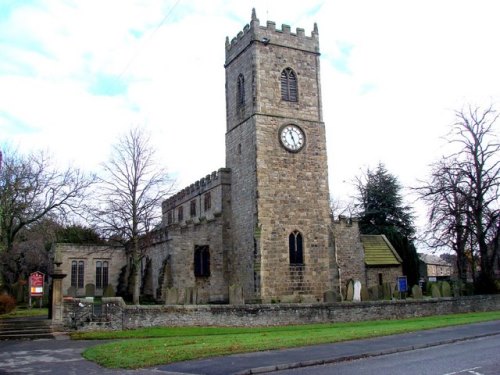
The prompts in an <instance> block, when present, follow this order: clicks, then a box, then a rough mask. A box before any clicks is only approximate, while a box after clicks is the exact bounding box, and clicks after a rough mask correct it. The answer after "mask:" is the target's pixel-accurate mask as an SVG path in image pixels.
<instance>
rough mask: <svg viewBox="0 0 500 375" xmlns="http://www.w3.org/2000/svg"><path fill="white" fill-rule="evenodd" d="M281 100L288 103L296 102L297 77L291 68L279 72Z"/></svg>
mask: <svg viewBox="0 0 500 375" xmlns="http://www.w3.org/2000/svg"><path fill="white" fill-rule="evenodd" d="M281 99H282V100H286V101H288V102H296V101H297V75H296V74H295V72H294V71H293V69H292V68H286V69H284V70H283V71H282V72H281Z"/></svg>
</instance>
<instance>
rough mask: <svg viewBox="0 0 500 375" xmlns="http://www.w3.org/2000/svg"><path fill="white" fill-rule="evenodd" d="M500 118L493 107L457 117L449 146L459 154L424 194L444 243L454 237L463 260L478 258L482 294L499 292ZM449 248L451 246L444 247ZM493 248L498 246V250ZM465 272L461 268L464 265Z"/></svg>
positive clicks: (439, 167) (437, 170) (441, 167)
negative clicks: (496, 274)
mask: <svg viewBox="0 0 500 375" xmlns="http://www.w3.org/2000/svg"><path fill="white" fill-rule="evenodd" d="M498 117H499V115H498V114H497V112H496V110H495V109H494V108H493V106H490V107H488V108H486V109H481V108H479V107H472V106H468V107H467V108H466V109H462V110H461V111H457V112H456V113H455V118H456V121H455V123H454V124H453V125H452V130H451V133H450V136H449V142H451V143H452V144H456V145H458V151H457V152H455V153H453V154H451V155H448V156H446V157H445V158H444V159H443V160H442V161H441V162H439V163H437V164H436V165H434V170H433V172H432V173H431V179H430V181H429V182H428V183H427V184H425V185H424V186H422V187H420V188H419V191H420V193H421V196H422V197H423V198H424V199H425V200H426V201H427V202H428V203H429V204H430V207H431V210H430V219H431V220H430V221H431V223H434V226H431V229H433V230H435V231H436V233H437V237H438V238H442V239H445V238H446V236H451V237H452V238H453V240H449V241H451V244H452V248H453V246H455V248H454V250H455V251H458V252H457V257H460V256H462V255H463V254H462V252H463V251H465V246H466V243H467V239H468V238H469V250H470V251H471V252H472V253H474V252H477V260H478V264H479V265H480V272H479V275H478V279H477V282H476V286H477V289H478V291H480V292H491V291H493V290H494V283H493V265H494V262H495V261H496V259H497V257H498V236H499V220H500V211H499V199H498V198H499V194H498V193H499V188H500V157H499V155H500V144H499V142H498V138H497V134H498V133H496V132H495V124H496V121H497V120H498ZM443 243H446V241H443ZM492 245H493V246H492ZM458 266H459V267H460V264H459V265H458Z"/></svg>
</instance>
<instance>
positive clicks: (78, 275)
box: [71, 260, 85, 288]
mask: <svg viewBox="0 0 500 375" xmlns="http://www.w3.org/2000/svg"><path fill="white" fill-rule="evenodd" d="M84 272H85V266H84V263H83V260H79V261H76V260H74V261H72V262H71V286H74V287H75V288H83V279H84Z"/></svg>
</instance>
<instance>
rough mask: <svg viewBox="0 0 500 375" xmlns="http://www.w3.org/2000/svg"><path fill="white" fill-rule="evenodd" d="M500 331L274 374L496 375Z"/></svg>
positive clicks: (499, 349)
mask: <svg viewBox="0 0 500 375" xmlns="http://www.w3.org/2000/svg"><path fill="white" fill-rule="evenodd" d="M499 354H500V335H496V336H488V337H481V338H478V339H471V340H467V341H460V342H455V343H452V344H446V345H440V346H439V347H431V348H425V349H418V350H413V351H410V352H403V353H395V354H389V355H383V356H378V357H369V358H363V359H359V360H355V361H345V362H340V363H334V364H328V365H322V366H313V367H304V368H298V369H294V370H286V371H279V372H275V374H276V375H302V374H307V375H330V374H335V375H372V374H384V375H400V374H405V375H452V374H453V375H498V374H499V373H500V357H499Z"/></svg>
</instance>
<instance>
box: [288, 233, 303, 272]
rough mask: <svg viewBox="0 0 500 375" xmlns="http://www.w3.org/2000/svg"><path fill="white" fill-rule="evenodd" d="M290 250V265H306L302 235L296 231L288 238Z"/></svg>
mask: <svg viewBox="0 0 500 375" xmlns="http://www.w3.org/2000/svg"><path fill="white" fill-rule="evenodd" d="M288 250H289V253H290V264H292V265H301V264H304V253H303V248H302V234H300V232H299V231H294V232H292V233H290V235H289V236H288Z"/></svg>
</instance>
